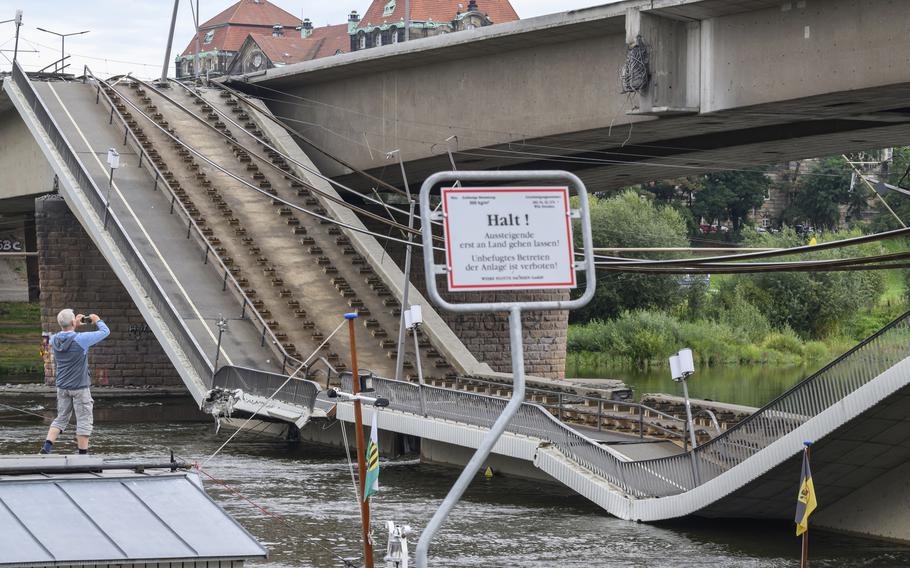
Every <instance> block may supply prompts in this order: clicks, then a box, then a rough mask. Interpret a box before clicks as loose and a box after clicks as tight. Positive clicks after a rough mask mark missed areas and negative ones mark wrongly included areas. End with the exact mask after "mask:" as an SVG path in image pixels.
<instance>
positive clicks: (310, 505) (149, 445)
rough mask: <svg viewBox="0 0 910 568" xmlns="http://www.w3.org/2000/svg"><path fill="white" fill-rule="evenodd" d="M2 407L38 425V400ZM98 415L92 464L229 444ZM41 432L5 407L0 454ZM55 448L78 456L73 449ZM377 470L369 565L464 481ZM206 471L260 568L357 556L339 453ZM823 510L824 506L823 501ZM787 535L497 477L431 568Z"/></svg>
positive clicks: (255, 454) (767, 543)
mask: <svg viewBox="0 0 910 568" xmlns="http://www.w3.org/2000/svg"><path fill="white" fill-rule="evenodd" d="M0 403H3V404H9V405H13V406H15V407H17V408H23V409H27V410H30V411H32V412H37V413H39V414H42V413H44V412H46V409H45V408H44V406H45V404H46V403H45V402H44V401H42V400H40V399H36V400H31V401H25V400H22V399H0ZM96 405H97V408H98V413H97V415H98V419H97V423H96V432H97V435H96V436H95V437H94V438H93V444H94V445H93V451H94V452H95V453H104V454H110V455H114V456H118V457H124V456H135V457H141V458H150V459H151V458H155V459H158V458H161V457H163V456H166V455H167V454H166V451H167V450H166V448H172V449H173V450H174V451H175V452H176V453H177V454H178V455H180V456H184V457H186V458H187V459H192V460H201V459H204V458H205V457H206V456H208V455H210V454H211V453H212V452H213V451H214V450H215V449H216V448H217V447H218V446H219V445H221V443H222V442H223V441H224V440H225V439H226V435H225V433H224V432H222V433H221V434H220V435H216V434H215V432H214V427H213V425H212V423H210V422H198V421H195V420H196V419H198V418H199V416H198V414H196V413H195V412H194V411H193V409H192V407H191V406H190V404H187V403H186V402H183V403H178V402H175V401H174V400H173V399H164V400H127V401H117V402H116V403H115V402H114V401H112V400H110V399H97V402H96ZM131 421H136V422H131ZM45 424H46V423H45V422H42V421H41V420H40V419H38V418H34V417H28V416H25V415H23V414H20V413H17V412H15V411H12V410H10V409H8V408H3V407H0V453H3V454H29V453H33V452H36V451H37V449H38V447H39V444H40V441H41V440H42V439H43V437H44V434H45V432H46V430H45V429H46V425H45ZM58 446H59V451H62V452H74V451H75V446H74V444H72V443H71V442H68V441H63V442H62V443H60V444H58ZM382 465H383V469H382V473H381V476H380V483H381V486H382V487H381V493H380V494H379V496H378V497H377V498H376V499H375V502H374V506H373V516H374V520H375V521H377V524H376V525H375V526H374V527H375V530H376V537H377V566H383V563H382V562H381V556H382V552H384V549H385V531H384V529H383V528H382V525H381V524H379V523H383V522H384V521H385V520H389V519H392V520H396V521H398V522H400V523H408V524H410V525H411V526H413V527H415V528H416V529H419V528H420V527H422V526H424V525H425V524H426V522H427V521H428V520H429V518H430V516H431V515H432V513H433V511H434V510H435V509H436V507H437V506H438V504H439V502H440V501H441V499H442V498H443V497H444V495H445V493H446V492H447V491H448V489H449V487H450V486H451V485H452V483H453V482H454V480H455V477H456V476H457V473H458V472H457V471H455V470H452V469H446V468H440V467H435V466H428V465H422V464H420V463H418V462H417V460H416V459H407V458H405V459H398V460H393V461H388V462H386V461H384V462H383V464H382ZM206 470H207V471H209V472H210V473H211V474H212V475H213V476H214V477H216V478H218V479H219V480H221V481H223V482H224V483H225V485H226V486H222V485H219V484H218V483H215V482H213V481H211V480H210V479H205V482H206V488H207V490H208V492H209V493H210V494H211V495H212V496H213V497H214V498H215V499H216V500H217V501H218V502H219V503H220V504H221V505H222V506H223V507H224V508H225V509H226V510H227V511H229V512H230V513H231V514H233V515H234V516H235V517H236V518H237V520H239V521H240V522H241V523H242V524H243V525H244V526H245V527H246V528H247V529H248V530H249V531H250V532H251V533H253V534H254V535H255V536H256V537H257V538H259V540H260V541H261V542H263V543H264V544H265V545H266V546H267V547H268V548H269V550H270V551H271V555H270V558H269V560H267V561H264V562H261V563H257V565H259V566H273V567H279V566H280V567H284V566H305V567H310V566H312V567H324V566H343V565H344V564H343V563H342V562H341V561H340V560H338V557H337V556H336V554H337V555H339V556H342V557H348V558H358V557H359V555H360V543H359V534H360V533H359V524H358V523H359V509H358V507H357V502H356V499H355V497H354V488H353V486H352V481H351V474H350V470H349V469H348V465H347V460H346V458H345V456H344V454H343V453H340V452H339V451H336V450H327V449H323V448H318V447H314V446H305V445H289V444H287V443H283V442H272V441H268V440H264V439H256V438H243V437H238V438H237V439H236V440H235V441H234V442H232V443H231V444H230V445H229V446H228V447H227V449H226V450H225V451H224V452H223V453H222V454H221V455H219V456H218V457H216V458H215V459H214V460H212V461H211V462H210V463H209V465H208V466H207V467H206ZM238 493H239V494H241V495H243V496H244V497H246V498H248V499H250V500H252V501H254V502H255V503H257V504H259V505H261V506H263V507H264V508H265V509H267V510H268V511H270V512H271V513H273V514H274V515H277V516H279V517H280V518H281V520H276V519H275V518H273V517H271V516H269V515H268V514H266V513H265V512H263V511H262V510H260V509H257V508H255V507H254V506H252V505H250V504H249V503H248V502H246V501H244V500H243V499H241V498H240V497H238V495H237V494H238ZM795 493H796V488H795V487H794V495H795ZM819 499H820V500H821V502H822V504H824V496H823V495H821V496H819ZM791 527H792V525H791V524H789V523H786V522H783V523H778V524H774V523H771V524H768V523H749V522H730V521H724V522H707V521H690V520H686V521H682V522H678V523H674V524H670V525H645V524H636V523H631V522H627V521H622V520H619V519H616V518H613V517H610V516H608V515H606V514H605V513H603V512H602V511H601V510H599V509H598V508H597V507H595V506H594V505H593V504H591V503H589V502H588V501H586V500H585V499H583V498H581V497H578V496H576V495H573V494H572V493H571V492H570V491H568V490H566V489H563V488H561V487H559V486H553V485H545V484H538V483H532V482H527V481H521V480H517V479H513V478H507V477H496V478H494V479H492V480H490V481H485V480H482V479H478V481H477V482H476V483H474V484H473V486H472V487H471V489H470V490H469V491H468V493H467V495H466V496H465V498H464V500H463V501H462V502H461V504H460V505H459V506H458V508H457V509H456V511H455V515H454V517H452V518H451V520H450V521H449V522H448V523H447V524H446V525H445V526H444V530H443V531H441V533H440V534H439V536H438V537H437V539H436V540H435V542H434V544H433V546H432V548H431V559H432V562H431V565H432V566H446V567H456V566H478V567H479V566H483V567H512V566H515V567H534V568H543V567H552V566H559V567H561V568H562V567H581V566H585V567H588V566H607V567H667V568H676V567H692V566H722V567H749V568H753V567H754V568H765V567H785V566H786V567H791V566H798V565H799V562H798V558H799V541H798V539H797V538H796V537H795V536H794V535H793V531H792V528H791ZM413 544H414V545H416V538H415V540H414V541H413ZM412 550H413V546H412ZM812 560H813V562H812V566H814V567H818V566H824V567H854V566H856V567H858V566H875V567H891V566H895V567H896V566H910V548H906V547H901V546H896V545H890V544H884V543H879V542H874V541H868V540H861V539H853V538H846V537H842V536H838V535H831V534H825V533H822V532H820V531H815V532H813V533H812Z"/></svg>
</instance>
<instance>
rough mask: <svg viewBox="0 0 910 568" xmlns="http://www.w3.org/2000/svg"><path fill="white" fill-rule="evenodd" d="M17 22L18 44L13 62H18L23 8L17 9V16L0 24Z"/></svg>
mask: <svg viewBox="0 0 910 568" xmlns="http://www.w3.org/2000/svg"><path fill="white" fill-rule="evenodd" d="M10 22H16V46H15V47H14V48H13V63H16V56H17V55H19V28H21V27H22V10H16V17H15V18H12V19H10V20H3V21H0V24H8V23H10Z"/></svg>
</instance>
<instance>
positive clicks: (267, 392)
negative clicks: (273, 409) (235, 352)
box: [212, 365, 322, 412]
mask: <svg viewBox="0 0 910 568" xmlns="http://www.w3.org/2000/svg"><path fill="white" fill-rule="evenodd" d="M212 385H213V386H216V387H221V388H225V389H237V388H239V389H241V390H243V392H245V393H247V394H251V395H255V396H260V397H264V398H267V399H274V400H277V401H279V402H284V403H287V404H293V405H296V406H301V407H303V408H306V409H307V410H309V411H310V412H312V411H313V407H314V406H315V405H316V397H317V396H319V393H320V391H321V390H322V387H321V386H320V385H319V384H318V383H316V382H315V381H310V380H308V379H303V378H300V377H293V378H292V380H290V381H289V380H288V376H287V375H280V374H278V373H270V372H268V371H261V370H259V369H250V368H247V367H238V366H234V365H228V366H224V367H221V368H220V369H218V372H217V373H215V378H214V380H213V383H212Z"/></svg>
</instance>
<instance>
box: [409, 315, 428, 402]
mask: <svg viewBox="0 0 910 568" xmlns="http://www.w3.org/2000/svg"><path fill="white" fill-rule="evenodd" d="M412 331H413V333H414V359H415V363H416V365H417V382H418V383H420V413H421V414H423V415H424V416H426V415H427V395H426V392H424V390H423V387H425V386H426V385H425V384H424V382H423V365H422V364H421V363H420V342H419V341H417V325H414V329H413V330H412Z"/></svg>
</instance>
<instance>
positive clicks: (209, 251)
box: [85, 67, 302, 372]
mask: <svg viewBox="0 0 910 568" xmlns="http://www.w3.org/2000/svg"><path fill="white" fill-rule="evenodd" d="M85 72H86V76H87V77H91V79H92V80H93V81H95V82H96V83H98V93H100V94H103V95H104V99H105V101H107V103H108V104H109V105H110V107H111V111H112V112H113V113H115V114H116V115H117V118H119V119H120V121H121V122H122V123H123V127H124V129H125V130H126V131H127V132H128V133H129V137H130V139H131V140H132V141H133V142H134V143H135V144H136V146H137V150H138V152H139V162H140V165H141V164H142V163H143V159H142V157H143V156H145V157H146V159H145V160H144V162H145V166H146V167H147V168H150V169H151V170H152V172H153V173H154V174H155V179H156V181H157V180H158V179H160V180H161V181H162V182H163V186H164V187H165V188H166V189H167V191H168V193H169V194H170V196H171V207H172V210H173V207H174V206H175V205H177V206H179V211H180V212H182V213H183V215H184V217H186V220H187V226H188V227H192V228H193V229H195V234H196V236H197V237H198V239H199V241H201V243H202V247H203V249H204V251H205V258H206V259H208V257H209V256H210V255H214V258H215V260H217V261H218V264H219V265H220V266H221V268H222V270H223V271H224V278H225V283H227V282H228V281H229V282H230V283H231V285H232V287H233V289H234V292H235V293H236V294H238V295H239V296H240V298H241V299H242V300H243V302H242V307H241V317H244V316H245V315H246V307H247V306H250V309H251V310H252V312H253V315H254V316H255V317H256V320H258V322H259V324H260V327H261V328H262V338H263V339H264V338H265V336H266V335H268V337H269V339H270V340H271V341H270V343H271V348H272V349H274V350H275V351H276V352H277V355H278V356H279V357H281V358H282V366H281V370H282V372H286V371H287V363H288V362H289V361H294V362H297V363H302V361H300V360H299V359H297V358H296V357H293V356H292V355H290V354H289V353H288V352H287V351H286V350H285V349H284V346H283V345H281V342H280V341H278V338H277V337H276V336H275V334H274V332H272V330H271V328H269V326H268V324H267V323H266V321H265V319H264V318H263V317H262V315H261V314H260V313H259V311H258V310H257V309H256V308H255V307H254V304H253V302H252V300H250V298H249V297H248V296H247V295H246V293H245V292H244V291H243V288H242V287H241V286H240V283H239V282H237V279H236V278H234V275H233V274H231V271H230V269H229V267H228V266H227V265H226V264H224V261H223V260H222V258H221V256H220V255H219V254H218V252H217V251H216V250H215V248H214V247H213V246H212V244H211V243H210V242H209V240H208V239H207V238H206V236H205V234H204V233H203V232H202V229H201V228H200V227H199V225H198V224H197V223H196V220H195V219H193V216H192V215H190V213H189V212H188V211H187V210H186V207H185V206H184V205H183V203H182V202H181V201H180V199H178V198H177V195H176V193H175V192H174V189H173V188H172V187H171V185H170V183H169V182H168V181H167V178H166V177H164V174H163V173H162V172H161V170H160V169H159V168H158V166H156V165H155V163H154V161H153V160H152V159H151V158H149V157H148V152H146V151H145V148H143V147H142V143H141V142H140V141H139V138H138V137H137V136H136V133H135V132H133V130H132V129H131V128H130V127H129V125H128V124H127V122H126V119H125V118H124V117H123V114H122V113H121V112H120V111H119V110H118V109H117V106H116V105H115V104H114V102H113V100H112V99H111V97H110V95H109V94H108V93H107V91H106V90H105V89H104V88H102V85H103V86H104V87H107V88H109V89H113V87H111V86H110V85H109V84H108V83H107V82H106V81H103V80H101V79H98V78H97V77H96V76H95V75H94V74H93V73H92V71H91V69H89V68H88V67H86V68H85ZM254 326H255V324H254ZM262 343H264V341H263V342H262Z"/></svg>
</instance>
